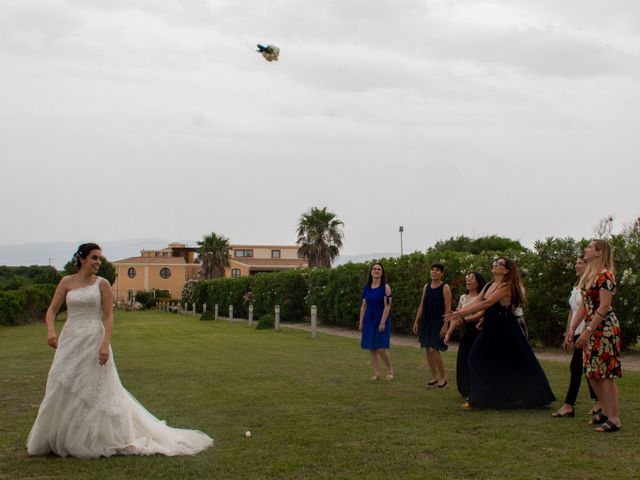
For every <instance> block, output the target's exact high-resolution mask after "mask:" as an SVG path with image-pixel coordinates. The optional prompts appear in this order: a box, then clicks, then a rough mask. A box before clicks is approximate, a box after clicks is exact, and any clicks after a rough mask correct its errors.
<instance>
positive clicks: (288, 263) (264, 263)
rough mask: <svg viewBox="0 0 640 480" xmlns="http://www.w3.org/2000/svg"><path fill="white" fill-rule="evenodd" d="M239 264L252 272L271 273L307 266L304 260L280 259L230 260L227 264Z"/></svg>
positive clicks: (243, 258) (249, 258) (244, 258)
mask: <svg viewBox="0 0 640 480" xmlns="http://www.w3.org/2000/svg"><path fill="white" fill-rule="evenodd" d="M234 263H236V264H237V263H239V264H240V265H244V266H247V267H249V270H253V271H256V270H257V271H271V270H288V269H292V268H302V267H306V266H307V262H306V260H302V259H297V258H296V259H281V258H251V257H242V258H241V259H240V258H230V259H229V264H230V266H233V264H234Z"/></svg>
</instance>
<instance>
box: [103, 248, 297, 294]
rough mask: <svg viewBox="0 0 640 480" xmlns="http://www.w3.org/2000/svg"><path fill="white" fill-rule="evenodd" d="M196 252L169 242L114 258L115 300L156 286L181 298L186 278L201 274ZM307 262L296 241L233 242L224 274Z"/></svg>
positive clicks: (250, 272) (242, 274)
mask: <svg viewBox="0 0 640 480" xmlns="http://www.w3.org/2000/svg"><path fill="white" fill-rule="evenodd" d="M197 253H198V248H197V247H189V246H187V245H185V244H184V243H170V244H169V246H168V247H167V248H163V249H160V250H142V251H141V252H140V256H139V257H130V258H125V259H122V260H117V261H115V262H113V265H114V266H115V268H116V273H117V274H118V277H117V278H116V281H115V283H114V284H113V287H112V288H113V295H114V299H115V301H116V303H124V302H129V301H131V299H132V298H133V296H134V295H135V293H136V292H139V291H149V290H154V289H157V290H168V291H169V293H170V294H171V298H173V299H179V298H180V297H181V296H182V287H183V286H184V284H185V282H187V281H188V280H197V279H200V278H202V272H201V266H200V263H199V261H198V259H197ZM306 266H307V260H306V259H304V258H300V257H299V256H298V246H297V245H231V248H230V249H229V266H228V267H226V268H225V271H224V276H225V277H232V278H237V277H246V276H248V275H254V274H256V273H261V272H279V271H283V270H291V269H296V268H303V267H306Z"/></svg>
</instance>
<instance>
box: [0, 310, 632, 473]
mask: <svg viewBox="0 0 640 480" xmlns="http://www.w3.org/2000/svg"><path fill="white" fill-rule="evenodd" d="M61 326H62V324H60V325H59V327H61ZM45 335H46V329H45V328H44V326H43V325H42V324H41V325H37V326H34V325H29V326H22V327H10V328H1V329H0V398H1V404H0V478H1V479H23V478H38V479H54V478H55V479H76V478H87V479H89V478H91V479H94V478H100V479H119V478H136V479H137V478H154V479H155V478H167V479H182V478H216V479H225V478H251V479H257V478H313V479H316V478H367V479H370V478H403V479H404V478H420V479H424V478H456V479H459V478H478V479H488V478H500V479H504V478H509V479H511V478H531V479H534V478H535V479H538V478H553V479H569V478H579V479H598V480H601V479H605V478H615V479H624V478H639V477H640V436H639V435H638V430H639V428H640V374H637V373H625V377H624V378H623V379H621V380H620V381H619V383H618V385H619V388H620V398H621V412H622V420H623V429H622V431H621V432H619V433H617V434H610V435H606V434H597V433H594V432H593V430H592V428H591V427H589V426H587V424H586V423H587V420H588V417H587V415H586V411H587V410H588V408H589V402H588V399H587V394H586V391H582V392H581V396H580V402H579V404H578V406H577V412H578V413H577V417H576V418H573V419H571V418H567V419H552V418H551V417H550V416H549V413H550V411H549V410H533V411H493V410H487V411H476V412H467V411H463V410H462V409H461V404H462V402H463V399H462V398H460V396H459V395H458V392H457V391H456V389H455V386H454V385H450V387H449V388H447V389H445V390H427V389H426V388H425V387H424V383H425V379H426V373H425V372H426V370H425V366H424V360H423V358H424V355H423V353H422V352H420V351H418V350H417V349H415V348H408V347H405V348H401V347H395V348H393V349H392V357H393V360H394V362H395V364H396V374H397V375H396V379H395V380H394V381H393V383H386V382H383V383H379V384H371V383H370V382H369V377H370V374H371V372H370V370H369V367H368V365H367V363H366V362H367V359H368V358H367V357H368V355H367V354H366V352H362V351H361V350H360V348H359V345H358V343H357V342H355V341H354V340H353V339H347V338H339V337H333V336H327V335H320V336H319V337H318V338H316V339H315V340H312V339H311V338H309V334H308V333H307V332H302V331H297V330H288V329H284V330H283V331H281V332H279V333H277V332H274V331H257V330H255V329H251V328H249V327H248V326H247V325H246V324H241V323H235V324H229V323H227V322H223V321H218V322H200V321H198V320H197V319H195V318H193V317H190V316H179V315H175V314H170V313H158V312H142V313H128V312H118V313H117V315H116V327H115V333H114V336H113V341H112V346H113V349H114V352H115V360H116V364H117V366H118V370H119V373H120V377H121V379H122V383H123V384H124V385H125V387H126V388H127V389H128V390H129V391H130V392H131V393H132V394H133V395H134V396H135V397H136V398H137V399H138V400H139V401H140V402H141V403H142V404H143V405H144V406H145V407H146V408H147V409H148V410H149V411H151V412H152V413H154V414H155V415H156V416H158V417H159V418H162V419H166V420H167V422H168V423H169V424H170V425H172V426H176V427H184V428H197V429H199V430H202V431H204V432H206V433H208V434H209V435H211V436H212V437H214V438H215V442H216V444H215V446H214V447H213V448H211V449H209V450H207V451H205V452H203V453H200V454H199V455H196V456H194V457H171V458H169V457H159V456H156V457H112V458H109V459H105V458H102V459H91V460H79V459H73V458H66V459H62V458H57V457H54V456H49V457H38V458H30V457H28V456H27V455H26V450H25V448H24V444H25V442H26V438H27V435H28V433H29V429H30V427H31V425H32V423H33V420H34V418H35V416H36V412H37V407H38V404H39V402H40V401H41V399H42V396H43V393H44V386H45V381H46V374H47V371H48V368H49V365H50V362H51V358H52V355H53V350H51V349H50V348H48V347H47V346H46V341H45ZM96 354H97V352H96ZM445 363H446V365H447V368H448V370H449V375H450V378H451V379H452V380H454V368H455V355H454V354H445ZM543 366H544V368H545V370H546V372H547V374H548V375H549V378H550V381H551V384H552V386H553V389H554V392H555V393H556V396H558V397H560V398H561V397H562V395H563V394H564V393H565V389H566V385H567V380H568V366H567V365H564V364H558V363H548V362H543ZM246 430H250V431H251V432H252V433H253V435H252V437H251V438H245V436H244V432H245V431H246Z"/></svg>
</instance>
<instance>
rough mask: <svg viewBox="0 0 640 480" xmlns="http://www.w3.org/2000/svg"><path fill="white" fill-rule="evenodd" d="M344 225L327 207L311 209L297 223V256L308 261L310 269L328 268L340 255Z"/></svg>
mask: <svg viewBox="0 0 640 480" xmlns="http://www.w3.org/2000/svg"><path fill="white" fill-rule="evenodd" d="M343 226H344V223H343V222H342V221H341V220H338V218H336V214H335V213H333V212H329V211H327V207H323V208H317V207H313V208H311V210H309V211H308V212H307V213H303V214H302V216H301V217H300V221H299V222H298V240H297V241H296V243H297V244H298V245H299V248H298V255H300V256H304V257H305V258H307V260H308V261H309V266H310V267H312V268H313V267H328V268H331V263H332V262H333V260H334V259H335V258H336V257H337V256H338V254H339V253H340V249H341V248H342V239H343V238H344V233H343V231H342V228H343Z"/></svg>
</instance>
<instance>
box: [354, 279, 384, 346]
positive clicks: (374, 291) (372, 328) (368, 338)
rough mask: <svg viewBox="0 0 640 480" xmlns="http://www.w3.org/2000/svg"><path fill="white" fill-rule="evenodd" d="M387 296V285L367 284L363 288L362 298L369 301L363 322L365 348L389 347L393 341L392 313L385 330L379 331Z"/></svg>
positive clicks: (362, 341)
mask: <svg viewBox="0 0 640 480" xmlns="http://www.w3.org/2000/svg"><path fill="white" fill-rule="evenodd" d="M387 298H391V295H389V296H388V297H387V295H386V292H385V285H380V286H379V287H378V288H371V287H369V286H368V285H365V287H364V289H363V290H362V297H361V301H362V300H366V301H367V309H366V310H365V312H364V321H363V323H362V338H361V340H360V346H361V347H362V349H363V350H375V349H378V348H389V343H390V341H391V315H389V316H388V317H387V321H386V323H385V329H384V332H379V331H378V327H379V326H380V320H381V319H382V312H383V311H384V304H385V300H386V299H387Z"/></svg>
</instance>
